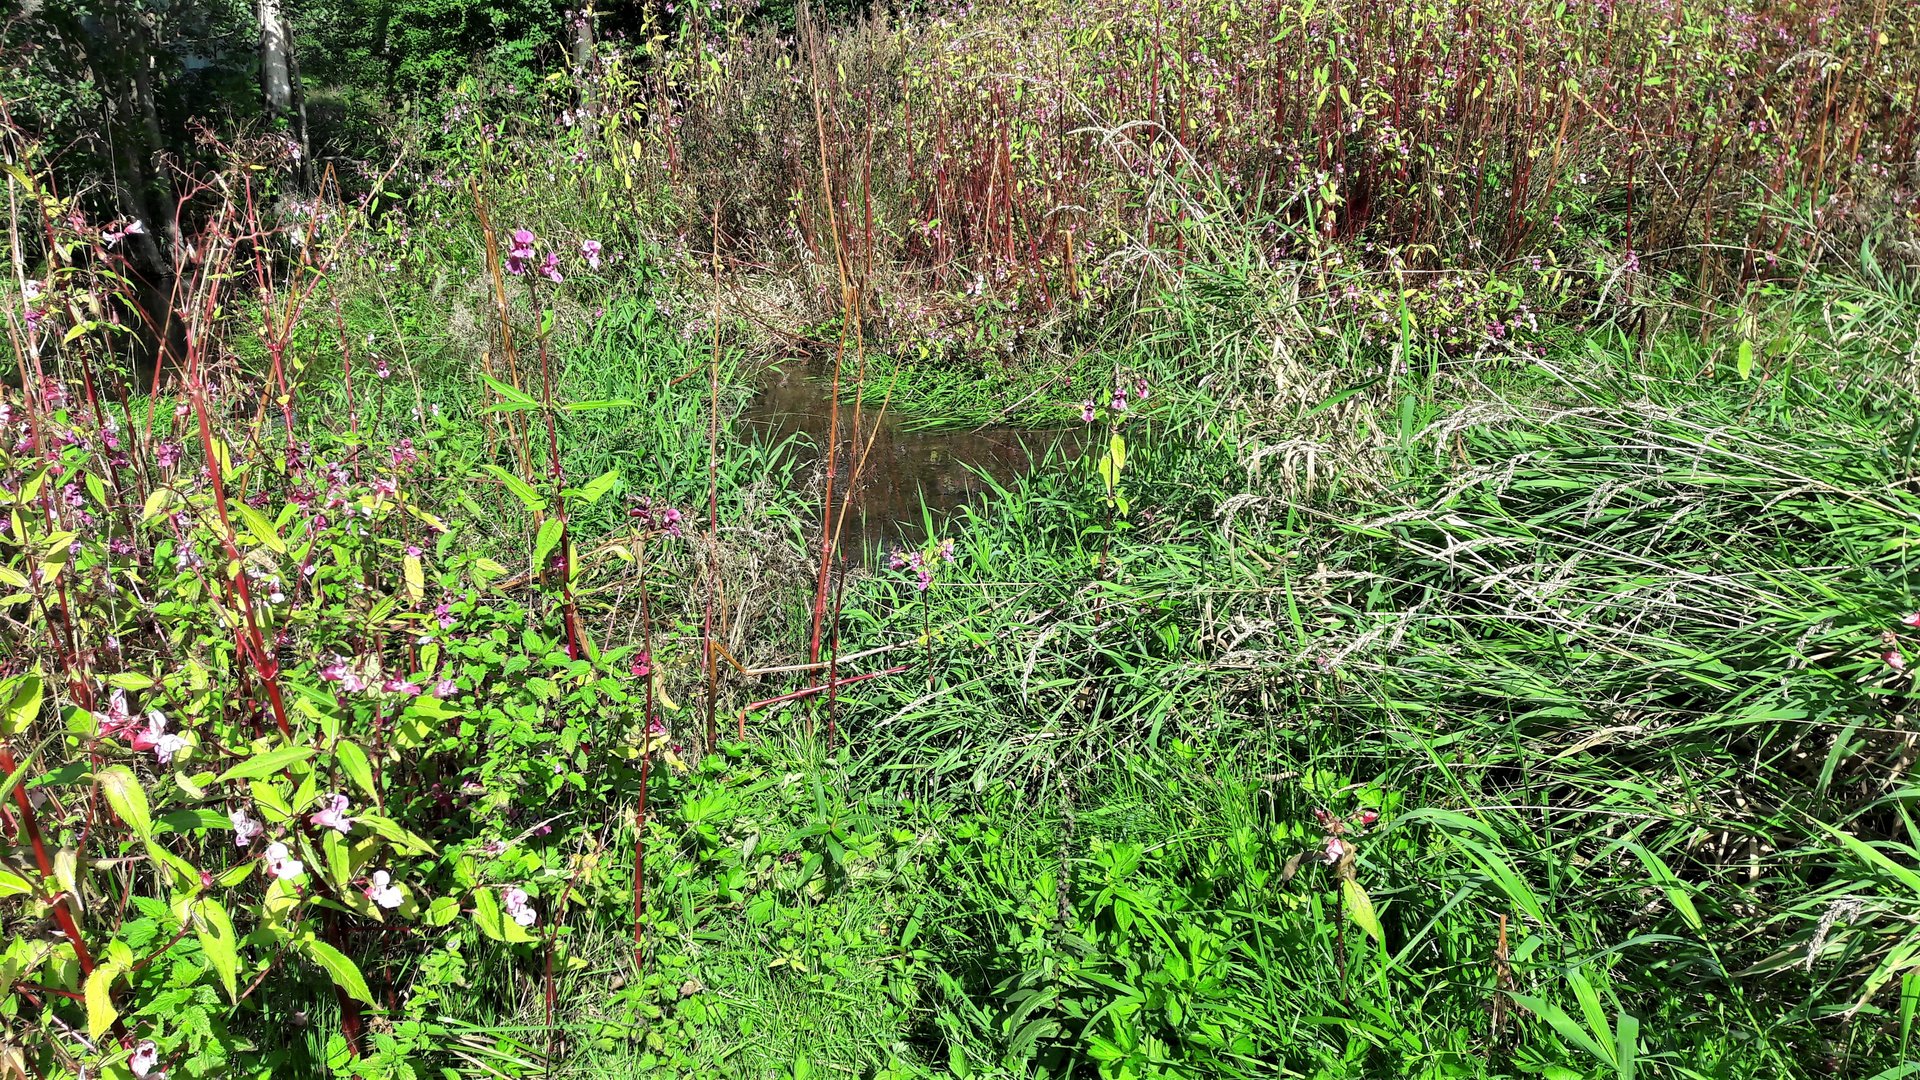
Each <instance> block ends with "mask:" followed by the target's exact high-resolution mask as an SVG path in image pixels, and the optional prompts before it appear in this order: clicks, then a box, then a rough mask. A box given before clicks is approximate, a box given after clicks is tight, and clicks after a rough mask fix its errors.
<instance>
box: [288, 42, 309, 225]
mask: <svg viewBox="0 0 1920 1080" xmlns="http://www.w3.org/2000/svg"><path fill="white" fill-rule="evenodd" d="M287 71H288V73H289V74H290V75H291V77H292V81H293V137H294V138H295V139H297V140H299V142H300V179H301V180H302V181H303V182H304V184H305V186H306V188H307V189H308V190H309V191H311V190H312V189H313V143H312V142H311V141H310V140H309V139H308V137H307V88H306V87H305V86H304V85H302V84H301V82H300V50H298V49H295V48H292V47H291V46H289V47H288V49H287Z"/></svg>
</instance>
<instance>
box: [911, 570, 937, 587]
mask: <svg viewBox="0 0 1920 1080" xmlns="http://www.w3.org/2000/svg"><path fill="white" fill-rule="evenodd" d="M932 587H933V571H932V570H931V569H930V568H928V567H925V566H923V567H921V568H920V573H919V574H917V575H915V577H914V581H913V588H914V591H915V592H926V591H927V590H928V589H930V588H932Z"/></svg>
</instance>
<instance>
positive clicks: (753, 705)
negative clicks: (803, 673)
mask: <svg viewBox="0 0 1920 1080" xmlns="http://www.w3.org/2000/svg"><path fill="white" fill-rule="evenodd" d="M912 666H913V665H911V664H895V665H894V666H893V667H890V668H888V669H886V670H885V671H869V672H867V673H866V674H864V675H849V676H847V677H846V678H844V679H835V680H834V681H832V682H830V683H821V684H820V685H819V686H809V687H807V688H806V689H805V690H795V691H793V692H792V693H789V694H781V695H780V696H779V697H770V698H766V699H764V700H761V701H750V702H748V703H747V704H746V706H745V707H744V708H742V709H741V710H740V711H741V712H743V713H749V712H753V711H755V710H756V709H764V708H766V707H767V706H769V705H778V704H780V703H781V702H783V701H795V700H798V699H800V698H804V697H812V696H813V695H815V694H820V693H825V692H826V691H828V690H836V689H838V688H840V687H842V686H849V685H852V684H853V683H857V682H864V681H866V680H868V679H877V678H879V677H881V676H882V675H898V674H900V673H901V672H903V671H906V670H907V669H908V668H910V667H912Z"/></svg>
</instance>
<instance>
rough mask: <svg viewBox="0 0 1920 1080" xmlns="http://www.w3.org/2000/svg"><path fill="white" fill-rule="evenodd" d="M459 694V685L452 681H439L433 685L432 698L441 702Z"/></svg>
mask: <svg viewBox="0 0 1920 1080" xmlns="http://www.w3.org/2000/svg"><path fill="white" fill-rule="evenodd" d="M459 692H460V684H459V683H456V682H454V681H453V680H452V679H441V680H440V681H439V682H437V683H434V684H433V696H434V697H437V698H439V699H440V700H442V701H445V700H446V699H448V698H450V697H453V696H454V695H455V694H458V693H459Z"/></svg>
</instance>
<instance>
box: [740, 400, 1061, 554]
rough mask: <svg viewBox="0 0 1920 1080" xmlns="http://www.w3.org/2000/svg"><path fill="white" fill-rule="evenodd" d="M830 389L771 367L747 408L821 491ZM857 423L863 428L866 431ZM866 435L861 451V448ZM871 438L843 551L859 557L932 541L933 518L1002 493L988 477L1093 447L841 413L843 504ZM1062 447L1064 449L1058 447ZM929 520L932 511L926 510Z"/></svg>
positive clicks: (1011, 475)
mask: <svg viewBox="0 0 1920 1080" xmlns="http://www.w3.org/2000/svg"><path fill="white" fill-rule="evenodd" d="M831 397H832V395H831V392H830V384H829V383H828V382H827V381H826V380H825V379H822V378H818V377H816V376H813V375H811V374H809V373H808V372H807V370H806V369H805V367H803V366H801V365H790V366H786V367H778V368H769V369H768V370H767V371H766V372H765V373H764V374H763V375H762V377H761V380H760V384H759V391H758V393H756V394H755V395H754V398H753V401H752V402H751V403H750V404H749V405H748V406H747V410H746V414H745V417H744V418H745V420H746V421H747V423H748V425H749V426H750V427H751V428H752V429H753V430H754V431H755V432H756V433H757V437H759V438H760V439H762V440H764V441H766V442H768V443H774V444H777V443H779V442H782V441H783V440H786V439H788V438H793V437H795V436H798V446H799V448H800V455H799V469H798V475H797V476H796V477H795V482H797V483H807V484H810V485H812V486H813V487H814V490H815V492H816V498H817V492H818V485H819V483H820V479H821V477H822V475H823V473H824V470H823V469H822V468H821V455H822V450H823V449H824V447H825V446H826V443H827V432H828V426H829V422H830V419H831V409H830V403H831ZM856 420H857V423H856ZM856 426H857V428H858V437H859V440H860V443H859V445H856V444H855V443H854V441H853V440H854V437H855V428H856ZM869 438H871V440H872V446H871V449H870V450H868V451H867V457H866V463H865V465H864V466H862V468H861V470H860V483H859V486H858V488H857V489H856V490H855V491H854V493H853V505H852V508H851V509H850V510H848V512H847V521H846V527H845V530H844V532H842V534H841V545H842V548H843V549H844V550H845V551H846V552H847V553H848V556H849V557H851V558H857V557H858V554H857V553H860V552H866V553H868V555H869V557H871V556H872V555H874V554H883V553H885V552H887V551H890V550H893V549H896V548H899V547H903V546H913V545H917V544H919V543H921V542H923V541H924V540H926V539H927V531H926V524H925V520H926V517H927V516H931V517H932V519H933V523H934V529H935V530H936V531H938V530H939V529H940V528H941V527H942V523H943V522H944V521H946V520H948V519H949V518H951V517H952V516H953V515H954V513H955V512H956V511H957V510H958V509H959V508H960V507H962V506H965V505H967V504H969V503H974V504H978V503H979V502H981V501H982V500H984V499H985V498H986V497H987V496H989V495H991V494H992V491H993V489H992V487H991V486H990V485H989V484H988V482H987V478H992V479H993V480H994V481H996V482H998V483H1000V484H1002V485H1008V484H1011V483H1013V482H1014V481H1015V480H1017V479H1019V478H1020V477H1022V476H1024V475H1026V474H1027V473H1029V472H1031V471H1032V470H1033V469H1034V467H1035V466H1036V465H1038V464H1040V463H1041V462H1043V461H1045V460H1046V459H1047V458H1048V456H1049V451H1053V453H1052V456H1053V457H1054V458H1055V459H1056V460H1058V459H1059V458H1060V457H1061V456H1062V455H1071V454H1075V453H1078V451H1079V450H1080V448H1081V447H1082V445H1083V444H1084V442H1085V440H1086V434H1085V432H1083V431H1079V430H1069V429H1060V428H1057V429H1040V428H1017V427H1005V426H989V427H982V428H960V429H944V430H925V429H915V428H914V426H913V424H912V422H911V420H909V419H906V418H903V417H901V416H900V415H899V413H898V412H896V411H895V410H892V409H889V410H887V411H886V412H885V413H884V414H882V412H881V410H880V409H879V408H878V403H877V402H875V401H873V399H869V402H868V403H863V407H862V408H861V409H860V413H859V416H858V417H857V418H856V417H855V415H854V409H853V406H852V405H851V404H850V403H845V402H843V403H842V404H841V406H840V459H839V463H838V464H837V465H836V467H835V479H834V488H835V496H834V501H835V502H836V503H838V502H839V501H840V494H841V493H843V492H844V491H845V490H846V482H847V476H848V474H849V473H850V472H851V471H852V463H853V462H854V461H855V460H856V459H857V458H858V457H859V452H860V451H859V448H860V446H864V445H866V444H867V440H868V439H869ZM1055 447H1057V448H1058V449H1057V450H1056V449H1054V448H1055ZM923 507H924V508H925V511H926V513H923V510H922V508H923Z"/></svg>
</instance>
